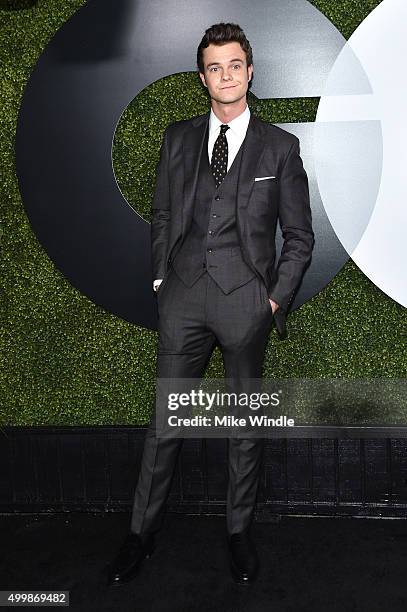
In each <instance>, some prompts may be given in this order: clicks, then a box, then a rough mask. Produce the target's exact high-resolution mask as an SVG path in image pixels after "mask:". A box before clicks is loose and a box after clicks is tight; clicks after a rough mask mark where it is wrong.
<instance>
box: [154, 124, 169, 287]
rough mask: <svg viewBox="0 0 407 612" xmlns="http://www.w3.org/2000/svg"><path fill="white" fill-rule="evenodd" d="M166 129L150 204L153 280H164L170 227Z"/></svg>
mask: <svg viewBox="0 0 407 612" xmlns="http://www.w3.org/2000/svg"><path fill="white" fill-rule="evenodd" d="M168 159H169V153H168V128H166V130H165V132H164V137H163V142H162V144H161V149H160V159H159V162H158V165H157V177H156V184H155V191H154V198H153V204H152V219H151V261H152V277H153V279H162V278H164V275H165V272H166V263H167V248H168V237H169V227H170V217H171V209H170V185H169V178H168Z"/></svg>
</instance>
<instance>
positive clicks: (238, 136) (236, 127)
mask: <svg viewBox="0 0 407 612" xmlns="http://www.w3.org/2000/svg"><path fill="white" fill-rule="evenodd" d="M249 121H250V109H249V107H248V105H247V104H246V108H245V109H244V111H243V112H242V113H240V115H238V116H237V117H235V118H234V119H232V121H229V123H227V124H223V123H222V121H221V120H220V119H218V117H217V116H216V115H215V113H214V112H213V109H212V108H211V112H210V116H209V135H208V159H209V163H211V160H212V151H213V145H214V144H215V141H216V139H217V137H218V136H219V132H220V126H221V125H228V126H229V129H228V130H226V132H225V134H226V140H227V141H228V167H227V169H228V171H229V168H230V166H231V165H232V164H233V160H234V159H235V157H236V155H237V153H238V151H239V149H240V147H241V145H242V143H243V140H244V139H245V136H246V132H247V128H248V126H249ZM161 281H162V279H161V278H158V279H156V280H155V281H154V283H153V289H154V291H157V288H158V287H159V285H160V283H161Z"/></svg>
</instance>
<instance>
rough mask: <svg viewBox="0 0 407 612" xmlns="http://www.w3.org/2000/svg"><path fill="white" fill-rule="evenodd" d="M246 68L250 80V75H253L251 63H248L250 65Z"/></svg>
mask: <svg viewBox="0 0 407 612" xmlns="http://www.w3.org/2000/svg"><path fill="white" fill-rule="evenodd" d="M247 70H248V73H249V79H248V80H249V81H251V80H252V77H253V64H250V66H247Z"/></svg>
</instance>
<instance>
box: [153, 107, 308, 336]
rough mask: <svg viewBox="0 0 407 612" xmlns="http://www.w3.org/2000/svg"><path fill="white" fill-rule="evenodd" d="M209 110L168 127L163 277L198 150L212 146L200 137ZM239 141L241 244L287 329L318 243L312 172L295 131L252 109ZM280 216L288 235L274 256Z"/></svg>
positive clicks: (159, 190) (159, 218)
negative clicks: (306, 167)
mask: <svg viewBox="0 0 407 612" xmlns="http://www.w3.org/2000/svg"><path fill="white" fill-rule="evenodd" d="M209 114H210V113H206V114H205V115H200V116H198V117H194V118H192V119H187V120H184V121H177V122H175V123H172V124H171V125H169V126H168V127H167V128H166V130H165V133H164V138H163V143H162V146H161V152H160V161H159V163H158V166H157V180H156V188H155V193H154V199H153V206H152V208H153V216H152V222H151V249H152V266H153V279H156V278H162V279H163V278H164V277H165V275H166V274H167V272H168V270H169V267H170V265H171V259H172V258H173V257H174V255H175V253H176V250H177V248H178V247H179V246H180V245H181V243H182V240H183V238H184V237H185V235H186V234H187V232H188V229H189V226H190V223H191V220H192V211H193V204H194V196H195V190H196V183H197V176H198V169H199V163H200V156H201V155H202V154H207V151H203V143H204V134H205V129H206V127H207V124H208V121H209ZM242 146H243V151H242V161H241V166H240V172H239V178H238V185H237V202H236V224H237V232H238V236H239V241H240V246H241V248H242V255H243V258H244V260H245V261H246V263H247V264H248V265H249V266H250V267H252V268H253V269H254V270H255V271H256V273H257V274H258V275H260V277H261V278H262V280H263V282H264V284H265V286H266V288H267V291H268V294H269V297H270V298H272V299H273V300H274V301H275V302H277V303H278V304H279V305H280V308H279V309H278V310H277V312H276V313H275V322H276V327H277V330H278V332H279V334H280V336H284V335H285V331H286V330H285V319H286V314H287V312H288V309H289V306H290V303H291V302H292V299H293V297H294V295H295V291H296V289H297V288H298V286H299V284H300V282H301V279H302V276H303V273H304V271H305V269H306V267H307V266H308V264H309V262H310V260H311V253H312V249H313V245H314V233H313V231H312V223H311V210H310V203H309V191H308V179H307V175H306V172H305V170H304V167H303V164H302V160H301V157H300V146H299V140H298V138H297V137H296V136H294V135H293V134H290V133H289V132H286V131H285V130H282V129H281V128H278V127H277V126H275V125H272V124H270V123H266V122H264V121H262V120H261V119H259V118H258V117H256V116H255V115H253V113H252V114H251V116H250V122H249V125H248V128H247V133H246V138H245V140H244V142H243V145H242ZM256 177H258V178H260V177H274V178H268V179H264V180H261V181H255V180H254V179H255V178H256ZM277 221H279V222H280V226H281V231H282V235H283V239H284V243H283V248H282V251H281V255H280V257H279V259H278V261H277V262H276V248H275V232H276V226H277Z"/></svg>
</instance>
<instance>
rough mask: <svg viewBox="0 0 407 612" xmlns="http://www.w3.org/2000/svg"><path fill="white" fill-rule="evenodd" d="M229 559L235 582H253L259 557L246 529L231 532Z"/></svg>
mask: <svg viewBox="0 0 407 612" xmlns="http://www.w3.org/2000/svg"><path fill="white" fill-rule="evenodd" d="M229 561H230V571H231V573H232V576H233V579H234V580H235V582H237V583H238V584H244V585H248V584H251V583H252V582H254V580H255V578H256V576H257V572H258V569H259V559H258V557H257V552H256V549H255V547H254V544H253V542H252V540H251V539H250V536H249V534H248V532H247V531H242V532H240V533H233V534H232V535H231V536H230V537H229Z"/></svg>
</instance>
